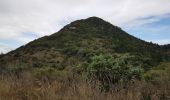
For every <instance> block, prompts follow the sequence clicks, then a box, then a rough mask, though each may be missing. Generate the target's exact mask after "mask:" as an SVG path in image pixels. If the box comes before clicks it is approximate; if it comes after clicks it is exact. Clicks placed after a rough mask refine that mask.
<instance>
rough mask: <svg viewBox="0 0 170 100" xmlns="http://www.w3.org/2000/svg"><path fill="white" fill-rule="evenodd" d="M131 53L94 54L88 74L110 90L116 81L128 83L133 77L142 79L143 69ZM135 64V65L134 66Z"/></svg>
mask: <svg viewBox="0 0 170 100" xmlns="http://www.w3.org/2000/svg"><path fill="white" fill-rule="evenodd" d="M133 58H134V56H131V55H129V54H123V55H115V56H112V55H111V54H100V55H96V56H93V57H92V58H91V59H90V62H89V64H88V67H87V76H88V77H89V78H91V79H92V80H96V79H97V80H98V81H100V82H101V86H102V87H103V88H104V89H106V90H108V89H109V88H110V87H111V86H112V85H114V84H116V83H119V82H121V83H126V82H128V81H130V80H131V79H132V78H137V79H140V78H141V76H142V73H143V69H142V68H141V66H140V65H137V64H136V63H135V62H133V61H131V60H133ZM134 64H135V66H134Z"/></svg>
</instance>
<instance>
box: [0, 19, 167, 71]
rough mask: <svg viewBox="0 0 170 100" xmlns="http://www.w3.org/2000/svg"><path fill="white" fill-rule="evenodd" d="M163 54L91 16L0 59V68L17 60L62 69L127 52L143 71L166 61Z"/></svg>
mask: <svg viewBox="0 0 170 100" xmlns="http://www.w3.org/2000/svg"><path fill="white" fill-rule="evenodd" d="M166 48H167V47H166ZM165 51H167V50H166V49H165V47H161V46H159V45H156V44H153V43H148V42H145V41H143V40H140V39H138V38H135V37H133V36H131V35H129V34H127V33H126V32H125V31H123V30H122V29H121V28H119V27H117V26H114V25H112V24H110V23H108V22H106V21H104V20H102V19H100V18H97V17H90V18H87V19H84V20H78V21H75V22H72V23H70V24H69V25H66V26H65V27H64V28H63V29H61V30H60V31H59V32H57V33H55V34H52V35H50V36H45V37H42V38H39V39H37V40H34V41H32V42H30V43H28V44H27V45H25V46H22V47H20V48H18V49H16V50H14V51H11V52H9V53H8V54H6V55H3V56H0V65H1V66H2V64H3V66H5V65H6V64H8V62H9V61H11V63H16V62H17V61H20V62H22V63H24V64H26V65H27V66H29V67H33V68H37V67H38V68H39V67H44V66H49V67H52V68H56V69H59V70H63V69H65V68H67V67H69V66H77V65H76V64H77V63H85V62H87V61H88V60H89V57H91V56H95V55H98V54H105V53H110V54H111V55H115V54H117V53H118V54H123V53H129V54H132V55H135V57H136V61H138V62H139V63H140V64H141V65H142V67H143V68H144V69H145V70H149V69H150V68H152V67H153V66H155V65H157V64H159V62H161V61H166V60H167V59H168V58H169V56H167V55H169V54H170V53H168V52H166V53H164V52H165ZM70 58H71V59H74V60H75V62H72V61H71V60H70ZM68 62H72V63H68ZM81 67H83V65H81Z"/></svg>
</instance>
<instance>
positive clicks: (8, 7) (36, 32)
mask: <svg viewBox="0 0 170 100" xmlns="http://www.w3.org/2000/svg"><path fill="white" fill-rule="evenodd" d="M91 16H96V17H100V18H102V19H104V20H106V21H108V22H110V23H112V24H113V25H116V26H119V27H121V28H122V29H123V30H125V31H126V32H128V33H129V34H131V35H134V36H136V37H138V38H140V39H143V40H145V41H148V42H151V41H152V42H154V43H157V44H161V45H163V44H168V43H170V0H0V52H3V53H7V52H9V51H11V50H14V49H16V48H18V47H20V46H22V45H25V44H26V43H28V42H30V41H33V40H34V39H37V38H39V37H42V36H45V35H50V34H53V33H55V32H57V31H59V30H60V29H61V28H62V27H63V26H65V25H67V24H69V23H70V22H72V21H75V20H78V19H85V18H88V17H91Z"/></svg>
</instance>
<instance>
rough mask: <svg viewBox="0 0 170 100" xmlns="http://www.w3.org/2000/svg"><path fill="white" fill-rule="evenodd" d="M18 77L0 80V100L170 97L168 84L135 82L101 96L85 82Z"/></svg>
mask: <svg viewBox="0 0 170 100" xmlns="http://www.w3.org/2000/svg"><path fill="white" fill-rule="evenodd" d="M21 76H22V77H21ZM21 76H20V77H15V76H12V75H10V76H1V77H0V100H168V95H170V84H169V83H168V82H169V81H166V82H161V83H160V84H158V83H157V84H156V85H153V84H150V83H146V82H139V81H138V82H134V83H131V84H129V85H128V87H126V88H123V87H121V86H116V87H115V88H114V89H113V90H111V91H109V92H107V93H105V92H101V90H100V89H99V87H98V86H99V84H98V83H87V82H86V81H85V80H76V79H71V80H70V79H68V80H64V81H58V80H53V81H52V80H48V79H46V78H45V77H44V79H41V80H40V79H36V78H35V77H33V76H32V75H31V74H29V73H24V74H22V75H21Z"/></svg>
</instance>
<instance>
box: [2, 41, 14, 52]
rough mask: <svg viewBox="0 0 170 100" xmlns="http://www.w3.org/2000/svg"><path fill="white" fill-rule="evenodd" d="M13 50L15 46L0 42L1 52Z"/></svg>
mask: <svg viewBox="0 0 170 100" xmlns="http://www.w3.org/2000/svg"><path fill="white" fill-rule="evenodd" d="M11 50H13V48H12V47H10V46H9V45H7V44H3V43H0V54H1V53H7V52H9V51H11Z"/></svg>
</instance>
